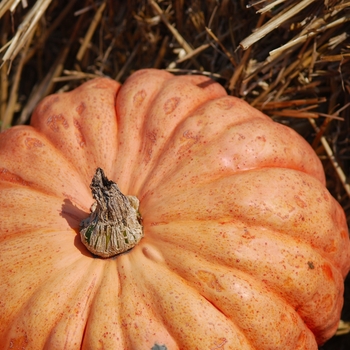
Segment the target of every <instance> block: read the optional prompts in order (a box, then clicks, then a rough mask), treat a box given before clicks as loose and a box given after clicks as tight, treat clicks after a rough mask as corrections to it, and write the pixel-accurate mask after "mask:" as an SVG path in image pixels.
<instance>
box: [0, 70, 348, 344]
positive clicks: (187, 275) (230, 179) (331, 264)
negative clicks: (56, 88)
mask: <svg viewBox="0 0 350 350" xmlns="http://www.w3.org/2000/svg"><path fill="white" fill-rule="evenodd" d="M97 167H101V168H103V169H104V171H105V173H106V175H107V176H108V177H109V178H110V179H112V180H114V181H115V182H117V183H118V185H119V187H120V188H121V190H122V191H123V192H124V194H128V195H136V196H137V197H138V198H139V199H140V212H141V215H142V217H143V225H144V233H145V236H144V238H143V239H142V240H141V242H140V243H139V244H138V245H137V246H136V247H135V248H133V249H132V250H131V251H129V252H127V253H124V254H122V255H120V256H118V257H115V258H110V259H99V258H94V257H93V256H92V255H91V254H90V253H89V252H88V251H87V250H86V249H85V247H84V246H83V245H82V244H81V243H80V241H79V235H78V230H79V223H80V221H81V220H82V219H84V218H86V217H87V216H88V214H89V208H90V206H91V204H92V202H93V199H92V196H91V193H90V189H89V185H90V182H91V179H92V176H93V174H94V172H95V169H96V168H97ZM0 213H1V221H0V264H1V268H0V344H1V349H5V350H7V349H26V350H40V349H49V350H55V349H58V350H63V349H67V350H76V349H91V350H98V349H108V350H109V349H110V350H112V349H113V350H115V349H118V350H119V349H130V350H151V348H152V347H153V346H154V345H155V344H158V345H165V346H166V348H167V349H168V350H175V349H179V350H186V349H188V350H195V349H199V350H213V349H222V350H229V349H236V350H248V349H256V350H267V349H269V350H271V349H275V350H277V349H280V350H297V349H299V350H311V349H317V343H322V342H324V341H325V340H326V339H328V338H329V337H331V336H332V334H333V333H334V332H335V330H336V328H337V323H338V320H339V315H340V310H341V307H342V302H343V278H344V277H345V276H346V274H347V273H348V271H349V268H350V245H349V238H348V231H347V227H346V221H345V216H344V213H343V211H342V209H341V207H340V206H339V204H338V203H337V202H336V201H335V200H334V199H333V198H332V197H331V195H330V194H329V193H328V191H327V190H326V188H325V179H324V173H323V170H322V166H321V163H320V161H319V159H318V158H317V156H316V155H315V154H314V152H313V150H312V149H311V148H310V146H309V145H308V144H307V143H306V142H305V141H304V140H303V139H302V138H301V137H300V136H299V135H297V134H296V133H295V132H294V131H293V130H290V129H288V128H287V127H284V126H282V125H280V124H277V123H274V122H273V121H272V120H271V119H269V118H268V117H267V116H265V115H263V114H262V113H261V112H259V111H257V110H256V109H254V108H252V107H250V106H249V105H247V104H246V103H245V102H244V101H242V100H239V99H237V98H234V97H230V96H227V95H226V93H225V91H224V89H223V88H222V87H221V86H220V85H219V84H216V83H214V82H212V81H211V80H209V79H208V78H206V77H203V76H179V77H174V76H173V75H171V74H170V73H167V72H165V71H158V70H142V71H138V72H136V73H134V74H133V75H132V76H131V77H130V78H129V79H128V80H127V81H126V83H125V84H124V85H123V87H121V86H120V84H118V83H117V82H115V81H112V80H109V79H104V78H101V79H96V80H92V81H89V82H87V83H85V84H83V85H82V86H80V87H79V88H77V89H76V90H74V91H72V92H68V93H64V94H60V95H52V96H49V97H47V98H45V99H44V100H43V101H42V102H41V103H40V104H39V106H38V107H37V108H36V110H35V112H34V113H33V116H32V121H31V126H17V127H13V128H11V129H9V130H7V131H6V132H4V133H2V134H1V135H0Z"/></svg>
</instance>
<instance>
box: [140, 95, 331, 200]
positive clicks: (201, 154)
mask: <svg viewBox="0 0 350 350" xmlns="http://www.w3.org/2000/svg"><path fill="white" fill-rule="evenodd" d="M211 102H212V103H214V102H216V101H210V102H208V104H209V105H210V103H211ZM252 118H253V117H252ZM252 122H254V123H255V124H256V125H257V127H256V128H254V129H253V130H252V128H251V125H252ZM211 123H213V121H211ZM198 124H199V125H200V127H199V126H198ZM271 124H272V125H271ZM204 125H206V127H205V126H204ZM213 127H215V128H216V129H214V130H212V129H213ZM213 127H212V125H211V124H210V119H209V120H208V121H207V124H205V122H204V121H203V119H202V117H199V118H197V116H191V117H189V118H188V119H186V120H185V122H183V123H180V124H179V125H178V126H177V127H176V128H175V130H174V131H173V133H172V134H171V136H170V137H169V139H168V141H167V144H166V147H165V148H164V151H163V152H162V153H161V154H160V156H159V158H158V161H157V163H155V164H154V167H153V168H152V169H149V174H148V176H147V177H145V178H144V180H143V182H142V183H140V180H139V176H138V175H137V176H135V179H137V185H135V187H136V189H137V190H136V193H139V197H140V199H142V198H143V197H144V196H145V191H144V190H143V188H147V190H148V191H152V190H153V189H154V188H156V187H159V186H162V185H165V186H168V185H167V183H168V182H169V180H168V179H170V181H173V182H174V184H175V183H176V184H181V186H182V190H183V188H184V186H185V185H187V186H196V185H197V184H198V183H203V182H210V181H215V180H217V179H218V178H220V177H224V176H229V175H232V174H235V173H239V172H242V171H246V170H251V169H260V168H271V167H275V168H286V169H295V170H298V171H302V172H304V173H306V174H309V175H312V176H314V177H315V178H317V179H318V180H319V181H320V182H321V183H324V175H323V171H322V165H321V163H320V161H319V160H318V159H317V158H316V160H312V159H311V156H312V158H314V157H313V153H312V152H313V151H312V149H311V148H310V146H308V147H305V140H303V139H301V138H300V137H298V138H297V139H296V140H295V142H294V143H295V144H294V147H293V148H291V147H289V143H290V142H289V141H290V139H292V136H293V138H295V135H293V134H291V136H290V137H286V136H285V134H283V133H282V132H281V131H283V129H282V130H280V128H279V127H274V124H273V122H272V121H271V120H267V117H266V119H265V118H264V119H260V118H259V119H258V120H257V118H255V119H247V120H244V121H240V122H239V123H229V122H227V124H223V125H222V126H221V125H220V127H218V126H213ZM194 128H195V129H194ZM198 128H199V129H198ZM242 130H243V131H242ZM248 132H249V134H250V137H249V139H248V137H246V136H245V135H246V134H247V133H248ZM251 138H252V139H253V142H252V141H251ZM270 139H272V140H273V141H271V142H270V141H269V140H270ZM297 141H298V142H297ZM231 144H232V147H230V145H231ZM225 145H226V146H225ZM225 147H226V148H225ZM303 147H304V148H305V150H303V151H301V150H302V149H303ZM243 154H249V157H243V156H242V155H243ZM303 161H304V162H305V164H306V166H304V167H301V166H300V164H302V163H301V162H303ZM177 186H179V185H177ZM170 187H171V186H170ZM174 187H175V185H174ZM175 188H176V187H175Z"/></svg>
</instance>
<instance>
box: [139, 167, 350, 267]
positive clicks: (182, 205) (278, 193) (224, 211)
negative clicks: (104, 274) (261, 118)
mask: <svg viewBox="0 0 350 350" xmlns="http://www.w3.org/2000/svg"><path fill="white" fill-rule="evenodd" d="M271 179H273V185H272V184H271ZM269 182H270V184H271V185H268V184H269ZM288 183H295V184H298V189H299V191H298V192H297V193H293V192H290V190H289V188H288ZM169 185H170V184H169ZM311 188H312V189H313V191H316V189H317V195H316V196H315V195H314V192H313V191H310V189H311ZM169 191H171V193H169ZM199 199H200V200H199ZM165 200H166V203H167V205H166V206H164V205H163V203H164V201H165ZM223 203H225V205H223ZM334 203H335V202H334V199H332V197H331V196H330V194H329V193H328V191H327V190H326V189H325V188H323V186H322V185H321V183H320V182H319V181H318V180H316V179H314V178H313V177H311V176H309V175H307V174H304V173H301V172H298V171H295V170H290V169H288V170H287V171H286V170H285V169H277V168H269V169H264V172H262V171H259V170H258V169H255V170H250V171H246V172H244V173H237V174H234V175H231V176H229V177H225V178H221V179H219V180H217V181H215V182H212V183H207V184H205V185H202V186H198V187H192V188H186V192H184V191H183V192H181V191H175V190H174V188H173V186H171V185H170V186H169V187H165V186H162V187H161V186H160V187H158V188H157V190H156V191H154V192H152V193H150V194H149V195H148V196H147V197H144V198H143V199H142V201H141V202H140V212H141V214H142V216H143V217H144V218H145V221H144V222H145V224H146V223H152V222H153V223H157V222H170V221H174V220H175V221H177V220H179V219H180V218H181V220H186V219H190V218H191V219H193V218H194V219H196V220H218V221H219V222H224V221H230V220H239V221H244V222H245V224H246V225H255V224H256V222H257V219H256V218H257V217H259V223H260V224H261V225H264V226H266V227H272V226H273V227H275V228H276V230H281V231H283V232H288V231H289V232H290V234H292V235H294V236H296V237H300V238H301V239H308V241H309V243H310V244H311V245H312V246H315V247H317V249H323V250H324V252H325V253H326V254H327V255H328V256H331V257H332V260H333V261H335V264H336V266H342V267H343V268H342V272H344V271H348V268H349V264H350V252H349V250H347V251H346V254H343V255H341V254H338V252H339V251H341V250H342V249H344V247H348V248H349V246H350V243H349V241H348V237H347V235H346V232H347V229H346V222H345V221H344V220H343V221H340V222H339V226H334V223H333V222H332V221H328V220H327V217H328V216H323V217H322V218H320V219H317V220H316V219H315V217H316V215H318V213H320V212H321V211H322V212H323V213H329V214H328V215H330V216H331V217H332V216H333V208H337V210H339V207H338V206H334ZM148 208H152V211H151V212H150V211H149V210H147V209H148ZM170 208H171V209H170ZM303 230H306V232H304V231H303ZM333 231H334V232H333ZM335 232H336V233H337V234H336V236H335V237H334V235H335ZM306 233H307V235H306ZM320 233H322V234H320ZM306 237H307V238H306Z"/></svg>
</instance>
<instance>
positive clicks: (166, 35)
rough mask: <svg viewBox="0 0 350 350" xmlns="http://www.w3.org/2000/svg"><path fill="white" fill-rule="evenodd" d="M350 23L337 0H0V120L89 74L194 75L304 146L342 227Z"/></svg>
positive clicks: (349, 164) (349, 170)
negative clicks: (314, 158)
mask: <svg viewBox="0 0 350 350" xmlns="http://www.w3.org/2000/svg"><path fill="white" fill-rule="evenodd" d="M349 20H350V1H346V0H301V1H300V0H256V1H243V0H242V1H230V0H222V1H216V0H207V1H200V0H188V1H186V2H185V1H184V0H169V1H156V0H148V1H147V0H144V1H136V0H132V1H106V0H104V1H97V0H85V1H76V0H65V1H63V0H37V1H34V0H32V1H29V0H28V2H27V1H26V0H22V1H19V0H2V1H1V2H0V21H1V22H0V32H1V37H0V47H1V48H0V60H1V69H0V127H1V130H5V129H6V128H8V127H10V126H12V125H16V124H25V123H28V122H29V119H30V115H31V112H32V110H33V108H34V107H35V105H36V104H37V103H38V102H39V101H40V100H41V99H42V98H43V97H44V96H46V95H48V94H50V93H53V92H57V91H66V90H70V89H72V88H74V87H76V86H77V85H79V84H80V83H82V82H83V81H85V80H88V79H91V78H94V77H96V76H110V77H112V78H114V79H117V80H119V81H121V82H123V81H124V80H125V79H126V78H127V77H128V76H129V75H130V74H131V73H132V72H134V71H135V70H137V69H141V68H149V67H154V68H162V69H167V70H169V71H171V72H173V73H175V74H204V75H207V76H210V77H212V78H213V79H215V80H216V81H218V82H219V83H221V84H222V85H223V86H225V88H226V89H227V91H228V93H229V94H231V95H236V96H239V97H241V98H243V99H245V100H246V101H248V102H249V103H250V104H252V105H253V106H255V107H256V108H258V109H260V110H262V111H263V112H264V113H266V114H268V115H270V116H271V117H272V118H273V119H275V120H277V121H279V122H280V123H283V124H286V125H289V126H290V127H292V128H294V129H295V130H296V131H297V132H299V133H300V134H301V135H302V136H303V137H304V138H305V139H306V140H307V141H308V142H309V143H310V144H311V145H312V147H313V148H314V149H315V151H316V152H317V154H318V155H319V157H320V159H321V160H322V162H323V164H324V168H325V171H326V175H327V187H328V188H329V190H330V191H331V193H332V194H333V196H334V197H335V198H336V199H337V200H338V201H339V202H340V203H341V205H342V206H343V208H344V210H345V212H346V215H347V219H348V223H350V200H349V198H350V186H349V174H350V138H349V135H350V116H349V114H350V98H349V96H350V64H349V63H350V38H349V35H350V29H349V28H350V23H349ZM291 146H292V145H291ZM349 299H350V296H349ZM347 305H348V304H347V303H346V305H345V308H344V310H345V311H344V317H345V318H347V320H350V311H349V306H347ZM340 338H341V337H340ZM338 339H339V338H338ZM347 345H348V344H347ZM332 346H334V344H333V345H332ZM340 346H342V345H340ZM340 348H341V347H339V349H340ZM346 348H347V347H346ZM324 349H326V347H325V348H324ZM337 349H338V348H335V347H333V348H332V350H337Z"/></svg>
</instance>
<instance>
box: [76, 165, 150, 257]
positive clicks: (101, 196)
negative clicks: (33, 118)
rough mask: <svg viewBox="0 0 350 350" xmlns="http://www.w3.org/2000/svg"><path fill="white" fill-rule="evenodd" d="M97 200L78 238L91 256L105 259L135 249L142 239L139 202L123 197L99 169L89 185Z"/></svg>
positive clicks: (83, 223) (133, 198) (84, 221)
mask: <svg viewBox="0 0 350 350" xmlns="http://www.w3.org/2000/svg"><path fill="white" fill-rule="evenodd" d="M90 188H91V191H92V196H93V198H94V199H95V200H96V202H94V203H93V205H92V206H91V215H90V216H89V217H88V218H86V219H84V220H82V222H81V223H80V227H81V229H80V238H81V241H82V243H83V244H84V245H85V246H86V248H87V249H88V250H89V251H90V252H91V253H93V254H95V255H98V256H100V257H103V258H108V257H111V256H114V255H117V254H120V253H123V252H125V251H127V250H129V249H131V248H132V247H134V246H135V245H136V244H137V243H138V242H139V241H140V239H141V238H142V237H143V229H142V225H141V216H140V214H139V212H138V207H139V200H138V199H137V198H136V197H135V196H125V195H124V194H123V193H121V192H120V190H119V187H118V185H117V184H116V183H115V182H113V181H110V180H108V179H107V177H106V176H105V174H104V172H103V170H102V169H101V168H98V169H97V170H96V173H95V175H94V177H93V179H92V182H91V185H90Z"/></svg>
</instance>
